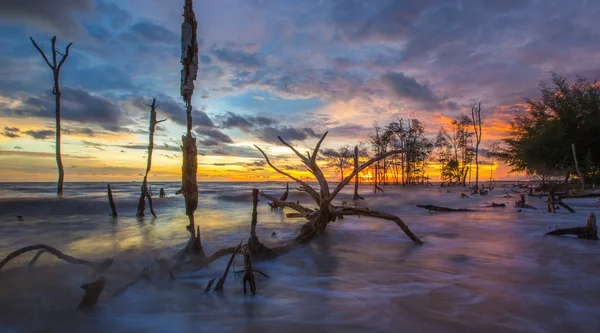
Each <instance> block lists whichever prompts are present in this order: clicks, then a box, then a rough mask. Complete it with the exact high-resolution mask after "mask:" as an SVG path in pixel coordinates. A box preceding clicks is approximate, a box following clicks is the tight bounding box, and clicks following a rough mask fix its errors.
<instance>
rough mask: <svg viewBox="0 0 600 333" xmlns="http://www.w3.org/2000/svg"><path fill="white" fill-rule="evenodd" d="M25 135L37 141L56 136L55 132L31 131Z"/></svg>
mask: <svg viewBox="0 0 600 333" xmlns="http://www.w3.org/2000/svg"><path fill="white" fill-rule="evenodd" d="M23 133H24V134H27V135H29V136H30V137H32V138H34V139H37V140H44V139H47V138H49V137H53V136H54V131H53V130H29V131H25V132H23Z"/></svg>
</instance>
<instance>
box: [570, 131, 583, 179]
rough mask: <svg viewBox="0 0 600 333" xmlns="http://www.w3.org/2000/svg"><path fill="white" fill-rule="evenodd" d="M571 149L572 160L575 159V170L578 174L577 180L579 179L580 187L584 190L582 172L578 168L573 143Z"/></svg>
mask: <svg viewBox="0 0 600 333" xmlns="http://www.w3.org/2000/svg"><path fill="white" fill-rule="evenodd" d="M571 150H573V160H574V161H575V170H576V171H577V176H579V180H580V181H581V189H582V190H585V180H584V179H583V174H582V173H581V170H580V169H579V164H578V163H577V154H575V144H574V143H573V144H571Z"/></svg>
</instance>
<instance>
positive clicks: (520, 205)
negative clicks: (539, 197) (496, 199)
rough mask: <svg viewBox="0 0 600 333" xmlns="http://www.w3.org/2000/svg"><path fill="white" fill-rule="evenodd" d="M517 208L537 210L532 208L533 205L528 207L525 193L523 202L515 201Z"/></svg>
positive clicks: (522, 195) (522, 197) (522, 196)
mask: <svg viewBox="0 0 600 333" xmlns="http://www.w3.org/2000/svg"><path fill="white" fill-rule="evenodd" d="M515 206H516V207H517V208H526V209H537V208H535V207H533V206H531V205H528V204H527V203H526V202H525V194H523V193H521V200H519V201H515Z"/></svg>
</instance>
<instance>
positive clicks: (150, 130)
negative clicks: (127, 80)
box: [136, 98, 166, 217]
mask: <svg viewBox="0 0 600 333" xmlns="http://www.w3.org/2000/svg"><path fill="white" fill-rule="evenodd" d="M148 106H149V107H150V126H149V127H148V158H147V160H146V174H145V175H144V181H143V182H142V188H141V193H140V200H139V202H138V208H137V214H136V215H137V216H144V210H145V209H146V204H145V199H148V204H149V205H150V213H152V216H154V217H156V214H155V213H154V207H153V205H152V197H151V196H150V194H149V193H148V173H149V172H150V168H152V152H153V150H154V131H155V130H156V125H157V124H159V123H162V122H163V121H165V120H166V119H163V120H156V108H157V107H158V105H157V104H156V98H154V99H153V100H152V104H148Z"/></svg>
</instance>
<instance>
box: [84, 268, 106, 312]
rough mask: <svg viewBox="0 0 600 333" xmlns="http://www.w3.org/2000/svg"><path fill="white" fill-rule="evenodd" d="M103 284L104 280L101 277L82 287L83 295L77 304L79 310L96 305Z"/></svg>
mask: <svg viewBox="0 0 600 333" xmlns="http://www.w3.org/2000/svg"><path fill="white" fill-rule="evenodd" d="M105 284H106V279H105V278H104V277H102V276H101V277H100V278H99V279H98V280H96V281H95V282H90V283H86V284H84V285H82V286H81V289H83V290H85V295H83V298H82V299H81V302H80V303H79V309H86V308H90V307H92V306H95V305H96V303H98V298H99V297H100V294H101V293H102V291H103V290H104V285H105Z"/></svg>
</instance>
